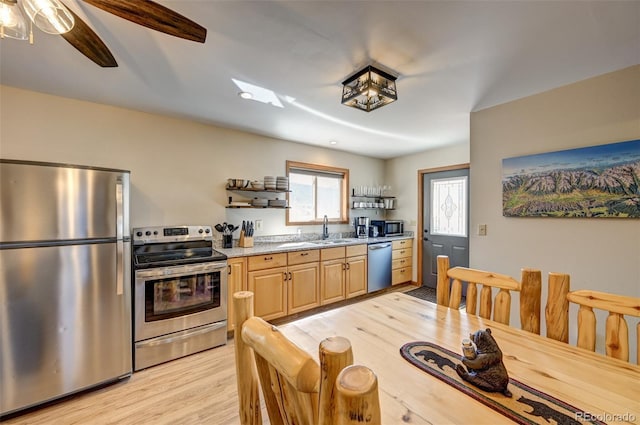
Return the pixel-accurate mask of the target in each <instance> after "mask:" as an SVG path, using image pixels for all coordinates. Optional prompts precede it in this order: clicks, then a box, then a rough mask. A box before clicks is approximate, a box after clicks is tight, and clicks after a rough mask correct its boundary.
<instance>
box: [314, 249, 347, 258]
mask: <svg viewBox="0 0 640 425" xmlns="http://www.w3.org/2000/svg"><path fill="white" fill-rule="evenodd" d="M344 248H345V247H344V246H337V247H335V248H324V249H321V250H320V260H321V261H327V260H336V259H338V258H344V256H345V252H346V250H345V249H344Z"/></svg>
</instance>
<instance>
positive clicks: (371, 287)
mask: <svg viewBox="0 0 640 425" xmlns="http://www.w3.org/2000/svg"><path fill="white" fill-rule="evenodd" d="M367 276H368V280H367V292H375V291H378V290H380V289H384V288H388V287H390V286H391V242H382V243H374V244H370V245H369V249H368V256H367Z"/></svg>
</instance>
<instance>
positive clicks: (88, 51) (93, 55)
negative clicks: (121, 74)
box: [61, 5, 118, 68]
mask: <svg viewBox="0 0 640 425" xmlns="http://www.w3.org/2000/svg"><path fill="white" fill-rule="evenodd" d="M65 7H66V5H65ZM67 9H69V8H68V7H67ZM69 12H71V14H72V15H73V19H75V24H74V25H73V28H72V29H71V31H69V32H66V33H64V34H61V35H62V37H63V38H64V39H65V40H67V41H68V42H69V44H71V45H72V46H73V47H75V48H76V49H78V51H79V52H80V53H82V54H83V55H85V56H86V57H88V58H89V59H91V60H92V61H94V62H95V63H97V64H98V65H100V66H101V67H103V68H113V67H116V66H118V63H117V62H116V60H115V58H114V57H113V55H112V54H111V52H110V51H109V49H108V48H107V46H106V44H104V43H103V42H102V40H101V39H100V37H98V35H97V34H96V33H95V32H94V31H93V30H92V29H91V28H89V25H87V24H86V23H85V22H84V21H83V20H82V19H80V17H79V16H78V15H76V14H75V13H73V11H71V9H69Z"/></svg>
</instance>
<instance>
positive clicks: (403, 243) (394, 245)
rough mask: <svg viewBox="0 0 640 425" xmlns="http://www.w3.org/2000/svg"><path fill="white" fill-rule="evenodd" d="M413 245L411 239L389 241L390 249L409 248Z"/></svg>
mask: <svg viewBox="0 0 640 425" xmlns="http://www.w3.org/2000/svg"><path fill="white" fill-rule="evenodd" d="M412 246H413V239H400V240H398V241H393V242H391V249H401V248H411V247H412Z"/></svg>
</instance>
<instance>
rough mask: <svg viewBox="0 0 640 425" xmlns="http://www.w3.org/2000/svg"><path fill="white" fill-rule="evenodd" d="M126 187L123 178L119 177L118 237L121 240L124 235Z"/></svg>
mask: <svg viewBox="0 0 640 425" xmlns="http://www.w3.org/2000/svg"><path fill="white" fill-rule="evenodd" d="M123 192H124V187H123V185H122V180H120V179H118V182H117V183H116V239H118V240H121V239H122V238H123V237H124V200H123V198H124V195H123Z"/></svg>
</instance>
